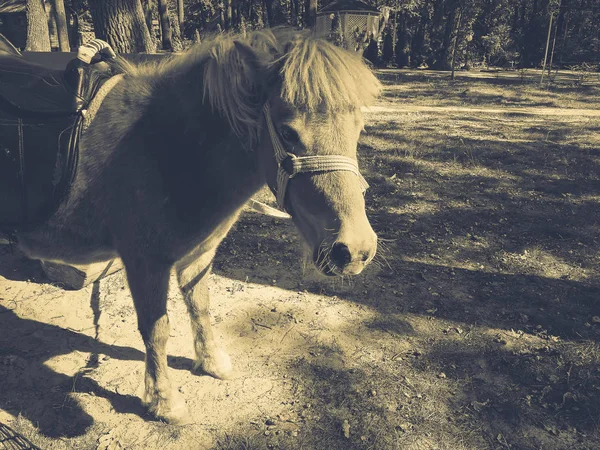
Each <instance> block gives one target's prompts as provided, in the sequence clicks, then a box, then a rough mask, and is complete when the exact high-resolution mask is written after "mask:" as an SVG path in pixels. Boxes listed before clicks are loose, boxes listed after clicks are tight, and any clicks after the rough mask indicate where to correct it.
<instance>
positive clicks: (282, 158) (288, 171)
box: [263, 103, 369, 211]
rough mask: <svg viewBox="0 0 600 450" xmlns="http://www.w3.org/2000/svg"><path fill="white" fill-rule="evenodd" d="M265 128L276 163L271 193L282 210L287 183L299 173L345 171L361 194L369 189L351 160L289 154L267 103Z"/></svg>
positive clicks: (336, 157) (344, 157)
mask: <svg viewBox="0 0 600 450" xmlns="http://www.w3.org/2000/svg"><path fill="white" fill-rule="evenodd" d="M263 112H264V114H265V119H266V121H267V128H268V129H269V135H270V136H271V143H272V144H273V150H274V151H275V161H277V186H276V188H275V190H273V189H271V190H273V193H274V194H275V197H276V199H277V205H279V207H280V208H281V209H282V210H284V211H285V210H286V209H285V193H286V189H287V185H288V182H289V181H290V179H292V178H294V177H295V176H296V175H298V174H299V173H322V172H337V171H347V172H352V173H354V174H355V175H356V176H357V177H358V180H359V182H360V187H361V189H362V191H363V192H365V191H366V190H367V188H368V187H369V183H367V180H365V179H364V178H363V176H362V175H361V173H360V171H359V170H358V163H357V162H356V160H354V159H352V158H348V157H347V156H342V155H316V156H296V155H294V154H293V153H289V152H287V151H286V150H285V148H284V147H283V144H282V143H281V139H279V135H278V134H277V132H276V131H275V126H274V125H273V121H272V120H271V110H270V107H269V104H268V103H265V106H264V107H263Z"/></svg>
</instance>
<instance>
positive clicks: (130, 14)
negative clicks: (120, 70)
mask: <svg viewBox="0 0 600 450" xmlns="http://www.w3.org/2000/svg"><path fill="white" fill-rule="evenodd" d="M89 4H90V12H91V13H92V18H93V20H94V30H95V32H96V37H98V38H100V39H103V40H105V41H106V42H108V43H109V44H110V46H111V47H112V48H113V49H114V50H115V51H116V52H118V53H139V52H153V51H154V50H155V48H154V42H153V40H152V37H151V36H150V32H149V31H148V27H147V26H146V23H145V21H144V11H143V9H142V4H141V3H140V0H89Z"/></svg>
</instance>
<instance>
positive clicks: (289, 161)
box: [279, 152, 298, 178]
mask: <svg viewBox="0 0 600 450" xmlns="http://www.w3.org/2000/svg"><path fill="white" fill-rule="evenodd" d="M286 153H287V156H286V157H285V158H283V159H282V160H281V161H279V167H281V168H282V169H283V170H285V172H286V173H287V175H288V178H294V177H295V176H296V175H297V174H298V172H297V171H296V167H295V165H294V160H295V159H297V158H298V157H297V156H296V155H294V154H293V153H289V152H286Z"/></svg>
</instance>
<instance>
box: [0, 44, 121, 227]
mask: <svg viewBox="0 0 600 450" xmlns="http://www.w3.org/2000/svg"><path fill="white" fill-rule="evenodd" d="M103 44H104V43H103ZM109 48H110V47H109ZM94 49H97V44H96V47H94ZM88 52H89V49H88ZM111 52H112V51H111ZM80 53H81V52H80ZM113 55H114V53H113ZM89 60H90V61H91V58H89ZM111 76H112V73H111V70H110V66H109V65H108V64H106V63H102V64H93V63H88V62H86V61H85V58H84V60H82V59H81V58H80V57H79V56H78V59H74V60H72V61H70V62H69V63H68V64H67V66H66V67H65V69H64V70H56V69H50V68H47V67H44V66H43V65H39V64H36V63H33V62H30V61H27V60H26V59H25V58H23V57H22V56H21V55H20V54H19V53H18V52H16V53H15V52H12V53H10V52H6V51H4V52H2V51H0V231H4V232H5V233H8V234H12V233H13V232H14V231H18V230H25V229H28V228H31V227H33V226H35V225H37V224H39V223H41V222H43V221H45V220H47V219H48V218H49V217H50V216H51V215H52V214H53V213H54V212H56V209H57V208H58V206H59V204H60V202H61V201H62V200H63V199H64V198H65V196H66V194H67V193H68V190H69V188H70V186H71V183H72V181H73V179H74V177H75V171H76V167H77V158H78V143H79V138H80V135H81V129H82V124H83V116H84V114H85V110H86V108H87V106H88V105H89V103H90V101H91V100H92V99H93V97H94V95H95V93H96V92H97V91H98V89H100V87H101V86H102V84H104V82H105V81H106V80H107V79H108V78H110V77H111Z"/></svg>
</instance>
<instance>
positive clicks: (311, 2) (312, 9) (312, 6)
mask: <svg viewBox="0 0 600 450" xmlns="http://www.w3.org/2000/svg"><path fill="white" fill-rule="evenodd" d="M305 8H306V9H305V16H304V22H305V24H306V28H314V27H315V25H316V23H317V0H306V6H305Z"/></svg>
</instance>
